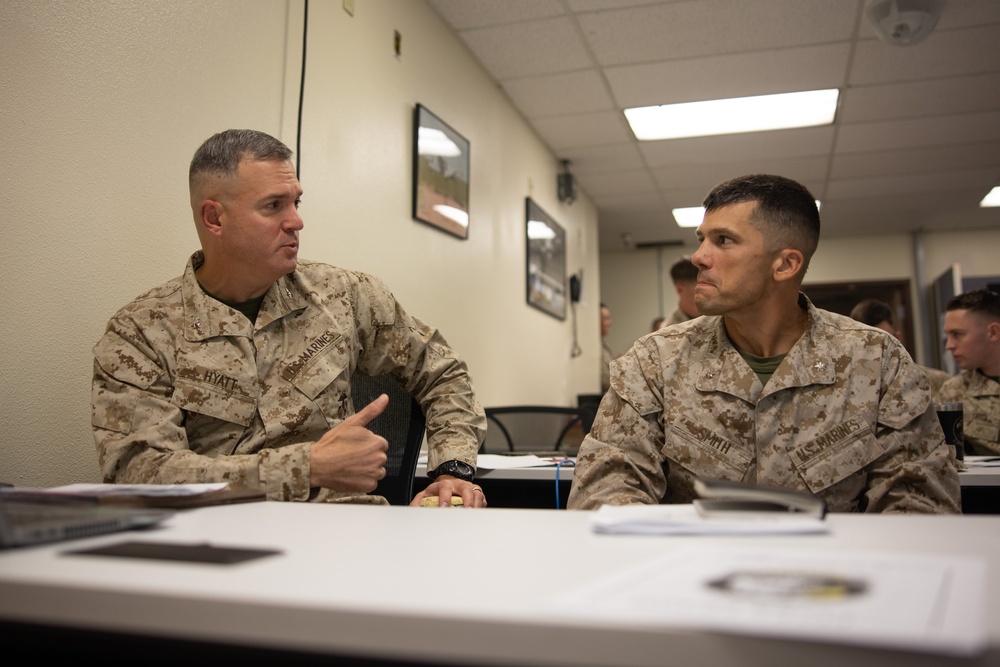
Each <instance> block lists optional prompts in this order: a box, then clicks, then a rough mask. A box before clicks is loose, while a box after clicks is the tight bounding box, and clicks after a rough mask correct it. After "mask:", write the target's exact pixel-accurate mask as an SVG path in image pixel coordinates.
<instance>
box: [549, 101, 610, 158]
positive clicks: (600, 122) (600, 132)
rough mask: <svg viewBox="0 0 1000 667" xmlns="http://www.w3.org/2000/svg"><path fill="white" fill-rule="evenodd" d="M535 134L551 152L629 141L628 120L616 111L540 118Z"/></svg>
mask: <svg viewBox="0 0 1000 667" xmlns="http://www.w3.org/2000/svg"><path fill="white" fill-rule="evenodd" d="M532 125H533V126H534V128H535V130H536V131H537V132H538V134H539V135H541V137H542V139H543V140H544V141H545V143H547V144H548V145H549V147H550V148H552V149H553V150H555V151H556V152H559V151H560V149H562V148H565V147H570V146H599V145H601V144H610V143H612V142H616V141H626V140H628V139H629V130H628V129H627V127H626V123H625V119H624V118H623V117H622V116H621V114H619V113H618V112H616V111H605V112H599V113H590V114H578V115H573V116H554V117H548V118H538V119H536V120H535V121H534V122H532Z"/></svg>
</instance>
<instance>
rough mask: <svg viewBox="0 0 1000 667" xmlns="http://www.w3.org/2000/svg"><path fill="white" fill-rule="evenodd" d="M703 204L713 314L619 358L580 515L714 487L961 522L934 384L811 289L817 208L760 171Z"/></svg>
mask: <svg viewBox="0 0 1000 667" xmlns="http://www.w3.org/2000/svg"><path fill="white" fill-rule="evenodd" d="M704 205H705V218H704V221H703V222H702V224H701V226H700V227H699V228H698V239H699V246H698V250H697V252H695V254H694V255H693V256H692V258H691V260H692V261H693V262H694V264H695V265H696V266H697V267H698V281H697V286H696V288H695V302H696V304H697V307H698V312H700V313H701V314H702V315H701V317H698V318H695V319H693V320H691V321H689V322H683V323H681V324H675V325H673V326H669V327H666V328H664V329H661V330H660V331H658V332H656V333H651V334H646V335H645V336H643V337H642V338H640V339H639V340H638V341H637V342H636V343H635V345H633V347H632V349H630V350H629V351H628V352H627V353H625V354H624V355H622V356H621V357H619V358H618V359H616V360H615V361H614V362H613V363H612V365H611V390H610V391H608V392H607V394H605V396H604V399H603V400H602V401H601V406H600V409H599V410H598V413H597V417H596V419H595V421H594V426H593V429H592V430H591V431H590V433H589V434H588V435H587V437H586V438H585V440H584V442H583V445H582V446H581V448H580V451H579V454H578V457H577V464H576V468H575V469H574V479H573V486H572V489H571V491H570V496H569V502H568V507H569V508H571V509H596V508H598V507H600V506H601V505H602V504H610V505H625V504H630V503H644V504H655V503H659V502H665V503H689V502H691V501H692V500H694V499H695V498H696V497H697V496H696V492H695V489H694V482H695V479H696V478H698V477H706V478H718V479H722V480H728V481H734V482H743V483H749V484H762V485H767V486H775V487H784V488H788V489H795V490H799V491H806V492H809V493H812V494H814V495H815V496H817V497H819V498H821V499H822V500H824V501H825V502H826V505H827V507H828V509H829V510H830V511H834V512H926V513H957V512H959V511H960V494H959V483H958V472H957V470H956V468H955V464H954V462H953V461H952V459H951V458H950V455H949V452H948V449H947V447H946V446H945V444H944V434H943V432H942V430H941V426H940V424H939V422H938V418H937V414H936V413H935V411H934V410H933V408H932V407H931V400H930V387H929V385H928V382H927V377H926V375H924V373H923V372H921V371H920V369H919V368H917V366H916V364H914V363H913V361H912V360H911V359H910V355H909V354H907V353H906V350H905V349H903V347H902V345H900V343H899V341H898V340H896V339H895V338H893V337H892V336H890V335H888V334H886V333H885V332H883V331H879V330H877V329H873V328H872V327H868V326H864V325H862V324H859V323H858V322H855V321H854V320H852V319H850V318H848V317H844V316H842V315H836V314H834V313H830V312H828V311H824V310H820V309H818V308H816V307H815V306H813V305H812V303H811V302H810V301H809V299H808V298H806V296H805V295H804V294H802V293H801V291H800V287H801V284H802V279H803V276H804V274H805V272H806V269H807V267H808V265H809V261H810V259H811V258H812V256H813V253H814V252H815V250H816V247H817V244H818V242H819V233H820V219H819V211H818V210H817V208H816V200H815V197H813V196H812V194H811V193H810V192H809V190H807V189H806V188H805V187H803V186H802V185H800V184H799V183H796V182H795V181H792V180H790V179H787V178H783V177H780V176H772V175H750V176H743V177H740V178H736V179H733V180H731V181H727V182H725V183H722V184H720V185H718V186H717V187H716V188H714V189H713V190H712V191H711V192H710V193H709V194H708V196H707V197H706V199H705V202H704Z"/></svg>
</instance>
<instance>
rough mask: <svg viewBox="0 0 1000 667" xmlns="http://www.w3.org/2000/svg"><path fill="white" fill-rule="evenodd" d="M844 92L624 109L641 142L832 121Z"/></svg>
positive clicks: (835, 91)
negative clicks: (841, 94) (841, 93)
mask: <svg viewBox="0 0 1000 667" xmlns="http://www.w3.org/2000/svg"><path fill="white" fill-rule="evenodd" d="M839 96H840V91H839V90H838V89H836V88H831V89H829V90H810V91H806V92H803V93H781V94H778V95H759V96H757V97H737V98H733V99H728V100H709V101H707V102H686V103H683V104H664V105H661V106H653V107H636V108H633V109H625V117H626V118H627V119H628V122H629V125H631V126H632V132H633V133H634V134H635V138H636V139H638V140H639V141H657V140H659V139H678V138H680V137H703V136H708V135H712V134H736V133H739V132H761V131H764V130H780V129H785V128H790V127H812V126H814V125H829V124H830V123H832V122H833V118H834V116H835V115H836V113H837V99H838V98H839Z"/></svg>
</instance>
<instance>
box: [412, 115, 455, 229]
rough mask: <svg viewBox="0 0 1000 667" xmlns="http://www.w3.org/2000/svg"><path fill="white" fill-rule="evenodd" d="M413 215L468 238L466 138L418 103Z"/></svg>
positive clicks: (414, 157) (414, 146) (415, 129)
mask: <svg viewBox="0 0 1000 667" xmlns="http://www.w3.org/2000/svg"><path fill="white" fill-rule="evenodd" d="M413 217H414V219H416V220H419V221H421V222H426V223H427V224H428V225H433V226H434V227H437V228H438V229H440V230H442V231H445V232H448V233H449V234H454V235H455V236H457V237H458V238H460V239H467V238H469V142H468V141H467V140H466V139H465V137H463V136H462V135H461V134H459V133H458V132H456V131H455V130H454V129H452V127H451V126H450V125H448V124H447V123H445V122H444V121H443V120H441V119H440V118H438V117H437V116H435V115H434V114H433V113H431V112H430V111H429V110H428V109H427V107H425V106H423V105H421V104H418V105H417V108H416V109H415V111H414V137H413Z"/></svg>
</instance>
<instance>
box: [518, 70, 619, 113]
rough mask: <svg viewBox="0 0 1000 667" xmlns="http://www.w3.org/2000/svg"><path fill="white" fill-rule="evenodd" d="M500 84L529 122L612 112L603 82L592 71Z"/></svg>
mask: <svg viewBox="0 0 1000 667" xmlns="http://www.w3.org/2000/svg"><path fill="white" fill-rule="evenodd" d="M502 83H503V87H504V90H506V91H507V94H508V95H510V98H511V100H513V102H514V104H516V105H517V107H518V108H519V109H520V110H521V113H523V114H524V115H525V116H527V117H528V118H529V119H531V118H536V117H539V116H554V115H558V114H573V113H583V112H587V111H607V110H610V109H614V108H615V107H614V104H613V102H612V101H611V96H610V95H609V94H608V90H607V87H606V86H605V84H604V79H603V78H602V77H601V75H600V73H599V72H598V71H597V70H596V69H589V70H583V71H579V72H566V73H564V74H544V75H541V76H534V77H529V78H525V79H509V80H507V81H503V82H502Z"/></svg>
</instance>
